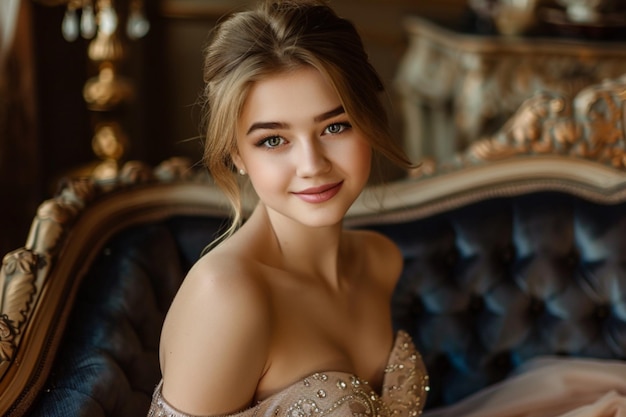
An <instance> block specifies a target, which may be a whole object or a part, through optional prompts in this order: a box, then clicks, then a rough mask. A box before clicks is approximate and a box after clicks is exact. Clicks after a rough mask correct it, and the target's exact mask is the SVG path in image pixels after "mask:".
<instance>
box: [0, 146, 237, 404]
mask: <svg viewBox="0 0 626 417" xmlns="http://www.w3.org/2000/svg"><path fill="white" fill-rule="evenodd" d="M131 189H132V192H130V193H124V191H125V190H131ZM228 213H229V208H228V203H227V201H226V199H225V198H224V197H223V196H222V195H221V193H219V192H218V191H217V190H216V189H215V188H214V187H211V186H210V181H209V177H208V175H207V174H206V173H205V172H204V170H196V169H192V167H191V163H190V162H189V161H188V160H187V159H185V158H172V159H170V160H168V161H165V162H163V163H162V164H161V165H159V166H158V167H157V168H155V169H152V168H151V167H149V166H148V165H146V164H144V163H141V162H137V161H132V162H128V163H126V164H125V165H124V166H123V167H122V169H121V170H120V171H119V173H118V175H117V176H116V177H115V178H113V179H111V178H109V179H108V180H101V179H97V178H94V177H87V178H72V179H68V180H66V181H65V183H64V184H63V186H62V189H61V191H60V192H59V194H58V195H57V196H55V197H54V198H52V199H50V200H47V201H45V202H43V203H42V204H41V205H40V206H39V209H38V210H37V214H36V216H35V218H34V220H33V223H32V226H31V229H30V232H29V235H28V238H27V241H26V244H25V246H24V247H23V248H20V249H17V250H15V251H12V252H10V253H9V254H7V255H6V256H5V257H4V260H3V263H2V268H1V269H0V398H1V399H0V415H3V416H19V415H22V414H23V413H25V412H26V410H27V409H28V407H29V406H30V404H31V403H32V401H33V400H34V398H35V397H36V395H37V393H38V391H39V390H40V389H41V387H42V385H43V383H44V382H45V379H46V377H47V375H48V372H49V369H50V367H51V363H52V360H53V358H54V355H55V353H56V349H57V347H58V343H59V341H60V338H61V335H62V332H63V329H64V326H65V322H66V320H67V316H68V314H69V312H70V309H71V306H72V301H73V298H74V294H75V292H76V289H77V288H78V285H79V284H80V281H81V279H82V275H83V274H84V273H85V272H86V271H85V270H84V269H85V268H86V267H87V266H88V265H89V263H90V261H91V260H92V259H93V257H94V256H96V254H97V253H98V251H99V250H100V248H101V247H102V245H103V244H104V243H105V242H106V240H107V239H108V238H110V237H111V236H112V235H113V234H114V233H116V232H117V231H119V230H121V229H122V228H124V227H127V226H129V225H132V224H135V223H139V222H145V221H151V220H156V219H159V218H165V217H168V216H171V215H174V214H190V215H191V214H204V215H210V214H214V215H219V216H228Z"/></svg>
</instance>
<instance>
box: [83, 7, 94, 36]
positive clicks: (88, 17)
mask: <svg viewBox="0 0 626 417" xmlns="http://www.w3.org/2000/svg"><path fill="white" fill-rule="evenodd" d="M80 33H81V35H82V37H83V38H85V39H91V38H93V37H94V36H95V35H96V17H95V15H94V12H93V5H92V4H91V2H88V3H87V4H85V6H83V13H82V15H81V17H80Z"/></svg>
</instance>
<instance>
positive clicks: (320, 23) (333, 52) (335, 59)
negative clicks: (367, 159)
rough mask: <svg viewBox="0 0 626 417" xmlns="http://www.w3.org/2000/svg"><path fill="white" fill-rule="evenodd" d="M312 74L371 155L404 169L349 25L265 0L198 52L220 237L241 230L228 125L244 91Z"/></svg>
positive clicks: (231, 20) (376, 83) (317, 6)
mask: <svg viewBox="0 0 626 417" xmlns="http://www.w3.org/2000/svg"><path fill="white" fill-rule="evenodd" d="M301 66H312V67H314V68H316V69H317V70H318V71H320V73H321V74H323V75H324V76H326V78H327V79H328V81H329V82H330V83H331V85H332V86H333V88H334V89H335V90H336V92H337V95H338V96H339V98H340V100H341V102H342V105H343V107H344V109H345V111H346V113H347V114H349V115H350V117H351V119H352V121H353V124H354V125H355V126H356V127H357V128H359V129H360V130H361V131H362V132H363V133H364V134H365V136H366V137H368V139H369V140H370V143H371V146H372V149H373V151H374V154H379V155H382V156H384V157H386V158H387V159H389V160H390V161H391V162H394V163H395V164H397V165H399V166H403V167H408V166H411V162H410V161H409V160H408V158H407V157H406V155H405V153H404V152H403V151H402V149H401V148H400V147H399V146H398V145H397V144H396V142H395V141H394V139H393V137H392V135H391V132H390V130H389V123H388V120H387V115H386V112H385V108H384V106H383V104H382V102H381V100H380V93H382V92H383V90H384V89H383V85H382V82H381V81H380V78H379V76H378V74H377V73H376V71H375V70H374V68H373V67H372V65H371V64H370V62H369V60H368V57H367V54H366V52H365V50H364V48H363V44H362V41H361V38H360V36H359V35H358V33H357V31H356V29H355V27H354V25H353V24H352V23H351V22H350V21H348V20H346V19H343V18H340V17H339V16H337V15H336V14H335V12H334V11H333V10H332V9H331V8H330V7H329V6H328V5H327V4H326V2H325V1H322V0H300V1H296V0H266V1H261V2H259V4H258V6H257V7H256V8H255V9H253V10H250V11H243V12H238V13H234V14H232V15H231V16H230V17H228V18H227V19H226V20H224V21H222V22H221V23H220V24H219V25H218V26H217V27H216V29H215V31H214V32H213V36H212V40H211V42H210V44H209V46H208V47H207V49H206V55H205V66H204V81H205V85H206V87H205V92H204V93H205V95H204V99H205V108H206V111H205V112H204V118H205V120H204V122H205V126H206V143H205V149H204V163H205V164H206V166H207V168H208V169H209V172H210V174H211V176H212V178H213V180H214V181H215V183H216V185H217V186H219V187H220V188H221V189H222V190H223V192H224V193H225V194H226V196H227V198H228V199H229V201H230V203H231V205H232V209H233V217H232V223H231V225H230V227H229V228H228V230H227V231H226V232H225V233H224V236H226V237H227V236H229V235H230V234H232V233H233V232H234V231H235V230H236V229H237V228H238V227H239V225H240V224H241V223H242V220H243V215H242V202H241V191H240V189H239V183H238V181H237V178H236V172H235V169H234V168H235V167H234V163H233V161H232V158H231V156H232V155H233V153H235V152H236V143H237V142H236V125H237V120H238V118H239V116H240V114H241V111H242V107H243V105H244V102H245V100H246V97H247V94H248V91H249V89H250V86H251V85H252V84H253V83H254V82H255V81H259V80H262V79H263V78H264V77H266V76H268V75H271V74H276V73H278V72H283V71H289V70H293V69H296V68H298V67H301Z"/></svg>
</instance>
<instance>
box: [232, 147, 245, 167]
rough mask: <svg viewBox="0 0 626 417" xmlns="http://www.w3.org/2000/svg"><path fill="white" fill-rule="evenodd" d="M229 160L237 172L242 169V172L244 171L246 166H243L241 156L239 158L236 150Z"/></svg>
mask: <svg viewBox="0 0 626 417" xmlns="http://www.w3.org/2000/svg"><path fill="white" fill-rule="evenodd" d="M230 159H231V160H232V161H233V164H234V165H235V168H237V171H239V170H242V169H243V170H244V171H245V170H246V166H245V165H244V163H243V160H242V159H241V156H239V152H238V151H237V150H236V149H235V150H234V151H232V152H231V154H230Z"/></svg>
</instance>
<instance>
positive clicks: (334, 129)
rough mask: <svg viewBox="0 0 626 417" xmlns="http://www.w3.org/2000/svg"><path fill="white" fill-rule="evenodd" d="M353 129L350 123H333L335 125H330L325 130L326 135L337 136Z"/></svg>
mask: <svg viewBox="0 0 626 417" xmlns="http://www.w3.org/2000/svg"><path fill="white" fill-rule="evenodd" d="M351 127H352V126H351V125H350V123H333V124H331V125H329V126H328V127H327V128H326V129H325V130H324V133H326V134H331V135H337V134H339V133H342V132H343V131H344V130H346V129H349V128H351Z"/></svg>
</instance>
